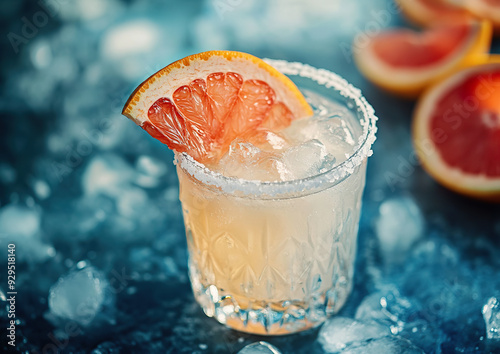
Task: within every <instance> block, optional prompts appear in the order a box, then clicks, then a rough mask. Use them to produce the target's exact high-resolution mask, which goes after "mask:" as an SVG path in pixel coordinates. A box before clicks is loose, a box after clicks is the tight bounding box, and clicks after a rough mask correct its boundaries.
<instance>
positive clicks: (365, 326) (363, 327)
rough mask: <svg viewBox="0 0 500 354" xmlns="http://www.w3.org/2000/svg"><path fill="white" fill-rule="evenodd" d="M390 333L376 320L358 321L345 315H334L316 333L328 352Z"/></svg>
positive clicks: (337, 350)
mask: <svg viewBox="0 0 500 354" xmlns="http://www.w3.org/2000/svg"><path fill="white" fill-rule="evenodd" d="M388 335H391V332H390V331H389V329H388V328H387V327H385V326H383V325H381V324H378V323H376V322H371V321H370V322H360V321H357V320H353V319H351V318H347V317H334V318H332V319H331V320H329V321H328V322H326V323H325V324H324V325H323V327H322V328H321V330H320V332H319V334H318V341H319V343H320V344H321V345H322V346H323V349H324V350H325V351H327V352H330V353H335V352H339V351H342V350H343V349H345V348H347V347H349V346H351V345H356V344H359V343H363V342H365V341H368V340H372V339H376V338H381V337H385V336H388Z"/></svg>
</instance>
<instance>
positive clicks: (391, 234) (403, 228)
mask: <svg viewBox="0 0 500 354" xmlns="http://www.w3.org/2000/svg"><path fill="white" fill-rule="evenodd" d="M379 213H380V215H379V217H378V219H377V220H376V221H375V231H376V233H377V237H378V240H379V242H380V249H381V251H382V255H383V257H384V260H386V261H387V262H388V263H400V262H403V261H404V260H405V259H406V255H407V252H408V251H409V250H410V248H411V247H412V246H413V245H414V244H415V243H416V242H417V241H418V240H419V239H420V238H421V237H422V233H423V230H424V218H423V216H422V213H421V211H420V209H419V207H418V206H417V204H416V203H415V202H414V201H413V199H412V198H410V197H398V198H393V199H389V200H387V201H385V202H384V203H382V205H381V206H380V208H379Z"/></svg>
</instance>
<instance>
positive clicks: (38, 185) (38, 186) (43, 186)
mask: <svg viewBox="0 0 500 354" xmlns="http://www.w3.org/2000/svg"><path fill="white" fill-rule="evenodd" d="M30 184H31V187H32V188H33V191H34V192H35V194H36V196H37V197H38V198H39V199H40V200H44V199H47V198H48V197H49V196H50V193H51V190H50V186H49V184H48V183H47V182H45V181H43V180H40V179H33V180H32V181H31V183H30Z"/></svg>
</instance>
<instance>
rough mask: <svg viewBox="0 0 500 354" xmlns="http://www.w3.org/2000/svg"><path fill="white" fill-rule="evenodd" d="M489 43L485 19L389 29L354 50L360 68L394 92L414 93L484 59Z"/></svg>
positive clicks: (381, 85)
mask: <svg viewBox="0 0 500 354" xmlns="http://www.w3.org/2000/svg"><path fill="white" fill-rule="evenodd" d="M490 44H491V25H490V24H489V22H487V21H482V22H479V21H467V22H463V23H453V24H445V25H441V26H439V27H433V28H430V29H427V30H425V31H423V32H420V33H418V32H414V31H412V30H409V29H390V30H387V31H384V32H381V33H380V34H378V35H376V36H373V37H371V38H370V41H369V42H367V44H366V46H364V48H362V49H360V50H359V49H358V50H356V48H355V50H354V51H353V52H354V54H355V55H354V59H355V60H356V63H357V65H358V67H359V69H360V70H361V72H362V73H363V74H364V75H365V76H366V77H367V78H368V79H369V80H371V81H372V82H373V83H375V84H376V85H378V86H380V87H381V88H384V89H386V90H388V91H390V92H393V93H395V94H398V95H401V96H405V97H416V96H418V95H419V94H420V93H421V92H422V91H423V89H425V88H426V87H427V86H429V85H430V84H431V83H433V82H434V81H437V80H439V79H442V78H443V77H445V76H447V75H449V74H450V73H452V72H454V71H456V70H457V69H459V68H462V67H464V66H467V65H470V64H471V63H478V62H480V61H484V60H485V59H486V57H487V56H486V53H487V52H488V51H489V48H490Z"/></svg>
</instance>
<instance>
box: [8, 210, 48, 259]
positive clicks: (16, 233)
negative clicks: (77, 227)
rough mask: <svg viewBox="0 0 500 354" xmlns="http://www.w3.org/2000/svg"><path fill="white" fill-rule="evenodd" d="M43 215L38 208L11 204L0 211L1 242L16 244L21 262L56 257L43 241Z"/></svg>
mask: <svg viewBox="0 0 500 354" xmlns="http://www.w3.org/2000/svg"><path fill="white" fill-rule="evenodd" d="M40 223H41V213H40V211H39V210H38V209H36V208H28V207H26V206H22V205H17V204H9V205H6V206H4V207H3V208H1V209H0V240H5V241H6V242H9V243H14V244H15V245H16V247H17V249H18V250H20V251H19V252H17V259H18V260H19V261H22V262H24V261H26V262H28V263H30V262H41V261H44V260H46V259H47V258H50V257H53V256H55V253H56V252H55V250H54V248H53V247H52V246H50V245H48V244H46V243H45V242H44V241H42V239H41V230H40Z"/></svg>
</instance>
